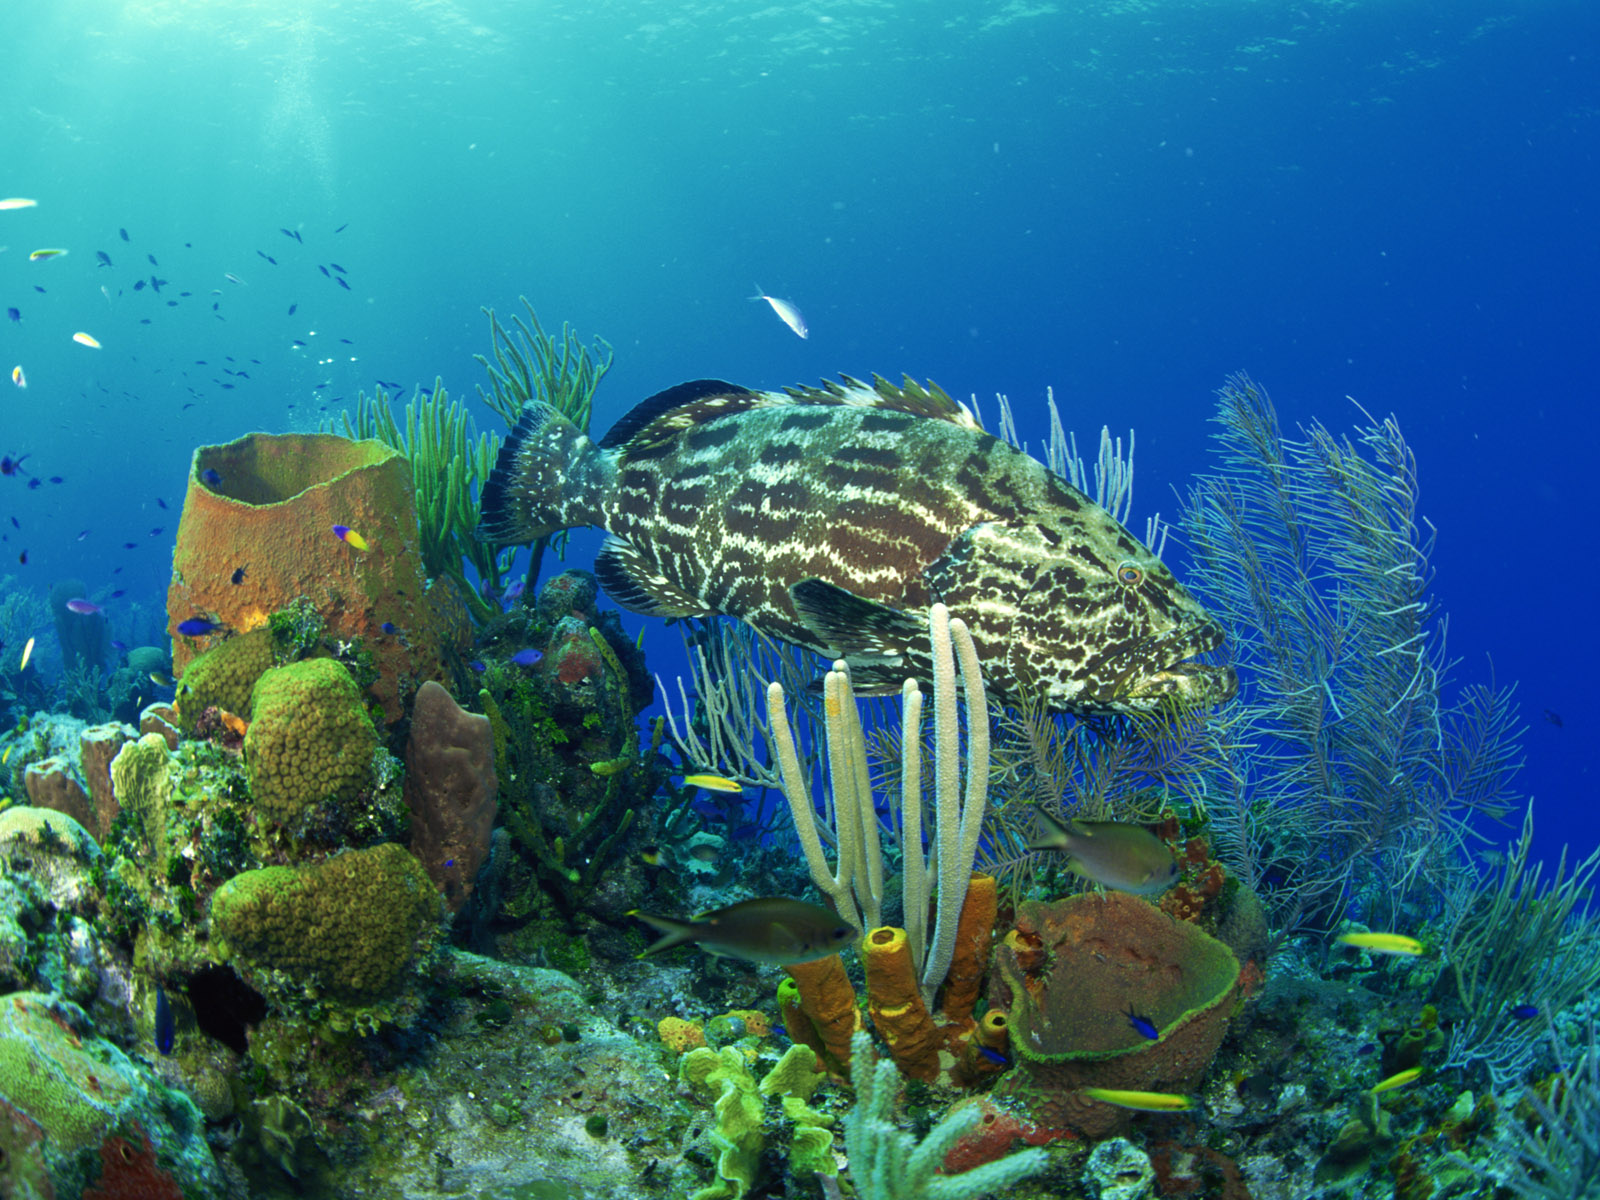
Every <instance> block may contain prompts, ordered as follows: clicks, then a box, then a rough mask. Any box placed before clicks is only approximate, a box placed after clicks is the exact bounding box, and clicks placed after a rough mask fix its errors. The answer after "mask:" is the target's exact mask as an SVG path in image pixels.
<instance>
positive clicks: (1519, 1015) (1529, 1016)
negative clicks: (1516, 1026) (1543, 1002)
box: [1509, 1004, 1539, 1021]
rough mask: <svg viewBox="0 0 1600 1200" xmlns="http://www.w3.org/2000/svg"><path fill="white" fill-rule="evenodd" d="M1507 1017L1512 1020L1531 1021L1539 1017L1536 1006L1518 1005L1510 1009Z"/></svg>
mask: <svg viewBox="0 0 1600 1200" xmlns="http://www.w3.org/2000/svg"><path fill="white" fill-rule="evenodd" d="M1509 1015H1510V1016H1511V1018H1512V1019H1513V1020H1517V1021H1531V1020H1533V1019H1534V1018H1535V1017H1537V1016H1538V1015H1539V1006H1538V1005H1537V1004H1518V1005H1517V1006H1515V1007H1514V1008H1512V1009H1511V1011H1510V1013H1509Z"/></svg>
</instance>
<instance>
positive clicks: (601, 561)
mask: <svg viewBox="0 0 1600 1200" xmlns="http://www.w3.org/2000/svg"><path fill="white" fill-rule="evenodd" d="M594 574H595V578H596V579H598V580H599V581H600V586H601V587H603V588H605V590H606V595H608V596H610V597H611V598H612V599H613V600H615V601H616V602H617V603H618V604H620V605H621V606H622V607H623V608H625V609H627V610H628V611H629V612H636V613H643V614H644V615H645V616H647V617H706V616H710V615H711V610H710V609H709V608H707V607H706V605H705V602H704V601H702V600H701V599H700V598H699V597H698V596H694V595H691V594H690V593H688V592H686V591H684V590H683V589H682V588H681V587H679V586H678V585H677V584H676V583H674V582H672V580H670V579H668V578H667V577H666V576H665V575H663V574H662V573H661V569H660V567H659V566H657V565H656V563H655V562H654V561H652V560H651V559H649V558H646V557H645V556H644V555H643V554H641V553H640V552H639V549H638V547H636V546H635V545H634V544H633V543H632V542H629V541H624V540H623V539H622V538H619V537H608V538H607V539H606V541H605V545H603V546H601V547H600V553H599V554H597V555H595V560H594Z"/></svg>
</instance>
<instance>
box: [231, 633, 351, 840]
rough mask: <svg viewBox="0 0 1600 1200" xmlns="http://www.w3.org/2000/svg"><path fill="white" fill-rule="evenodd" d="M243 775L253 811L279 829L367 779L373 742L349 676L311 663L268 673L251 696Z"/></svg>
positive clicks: (333, 665)
mask: <svg viewBox="0 0 1600 1200" xmlns="http://www.w3.org/2000/svg"><path fill="white" fill-rule="evenodd" d="M250 718H251V719H250V729H249V732H248V733H246V734H245V739H244V758H245V771H246V773H247V775H248V777H249V780H250V796H251V798H252V799H253V800H254V802H255V805H256V808H257V810H258V811H259V812H260V813H261V814H262V815H263V816H266V817H270V818H273V819H275V820H277V821H279V822H282V823H284V824H288V823H290V822H292V821H293V820H294V819H295V818H296V817H298V816H299V815H300V814H301V813H302V812H304V811H305V810H306V809H307V808H309V807H310V806H311V805H313V804H316V803H319V802H320V801H324V800H334V801H339V800H349V799H352V798H353V797H354V796H355V795H356V793H357V792H359V791H360V790H361V789H362V788H363V787H364V786H366V784H367V783H368V781H369V780H370V779H371V772H372V756H373V753H374V752H375V751H376V750H377V748H378V735H377V732H376V731H375V730H374V729H373V727H372V719H371V718H370V717H369V716H367V711H366V709H365V708H364V707H363V706H362V703H361V692H360V689H358V688H357V687H356V684H355V680H353V679H351V678H350V672H348V671H346V670H345V669H344V667H343V666H342V665H341V664H340V663H338V662H336V661H334V660H333V659H331V658H313V659H308V660H307V661H305V662H298V663H291V664H289V665H288V666H286V667H276V668H274V669H273V670H270V671H268V672H266V674H264V675H262V676H261V678H260V679H259V680H258V681H257V682H256V686H255V690H254V691H253V692H252V693H251V697H250Z"/></svg>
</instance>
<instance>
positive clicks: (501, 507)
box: [477, 401, 610, 545]
mask: <svg viewBox="0 0 1600 1200" xmlns="http://www.w3.org/2000/svg"><path fill="white" fill-rule="evenodd" d="M609 465H610V461H609V458H608V456H606V455H604V454H603V453H602V452H601V451H600V450H599V449H598V448H597V447H596V446H595V444H594V443H593V442H592V441H590V440H589V436H588V435H587V434H586V433H584V432H583V430H581V429H579V428H578V427H577V426H576V425H574V424H573V423H572V422H571V421H570V420H568V419H567V417H566V415H565V414H563V413H562V412H560V411H559V410H558V409H556V408H555V407H554V406H552V405H549V404H544V403H541V402H538V401H535V402H533V403H530V404H527V405H525V406H524V407H523V409H522V415H521V417H520V418H518V420H517V425H516V428H515V429H513V430H512V431H511V432H510V433H508V434H507V435H506V440H505V442H504V443H503V444H502V445H501V447H500V457H499V458H498V459H496V460H495V464H494V472H493V473H492V474H491V475H490V476H489V481H488V482H487V483H485V484H484V485H483V493H482V495H481V497H480V500H481V505H480V508H481V515H480V516H479V518H478V529H477V535H478V537H479V538H480V539H482V540H483V541H487V542H498V543H500V544H501V545H514V544H519V543H522V542H531V541H534V540H535V539H537V538H541V537H546V536H548V535H549V534H552V533H554V532H556V531H557V530H558V529H571V528H573V527H574V526H578V525H597V524H599V523H600V499H601V495H602V493H603V490H604V487H605V481H606V476H607V468H608V467H609Z"/></svg>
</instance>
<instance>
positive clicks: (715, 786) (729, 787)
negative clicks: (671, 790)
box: [683, 775, 744, 793]
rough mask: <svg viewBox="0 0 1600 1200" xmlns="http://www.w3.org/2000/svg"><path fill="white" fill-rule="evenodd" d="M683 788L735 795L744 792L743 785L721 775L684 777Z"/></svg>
mask: <svg viewBox="0 0 1600 1200" xmlns="http://www.w3.org/2000/svg"><path fill="white" fill-rule="evenodd" d="M683 786H684V787H697V788H705V789H706V790H707V791H708V792H728V793H737V792H742V791H744V785H743V784H741V783H739V781H738V780H736V779H724V778H723V777H722V776H721V775H685V776H684V777H683Z"/></svg>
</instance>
